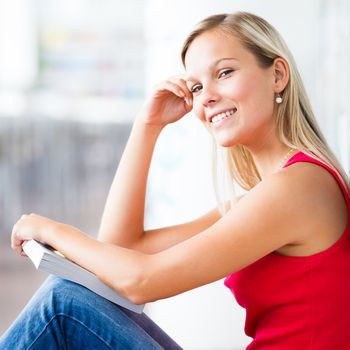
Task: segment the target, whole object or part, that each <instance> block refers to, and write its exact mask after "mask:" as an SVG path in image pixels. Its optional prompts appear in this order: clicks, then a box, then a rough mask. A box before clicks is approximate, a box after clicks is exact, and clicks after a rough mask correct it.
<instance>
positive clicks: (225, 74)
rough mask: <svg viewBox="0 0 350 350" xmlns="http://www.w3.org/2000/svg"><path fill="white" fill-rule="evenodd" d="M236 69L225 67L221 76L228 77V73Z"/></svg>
mask: <svg viewBox="0 0 350 350" xmlns="http://www.w3.org/2000/svg"><path fill="white" fill-rule="evenodd" d="M233 71H234V70H233V69H225V70H223V71H221V72H220V73H219V78H222V77H226V76H227V75H229V74H231V73H232V72H233Z"/></svg>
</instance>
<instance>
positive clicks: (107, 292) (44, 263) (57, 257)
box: [23, 240, 144, 314]
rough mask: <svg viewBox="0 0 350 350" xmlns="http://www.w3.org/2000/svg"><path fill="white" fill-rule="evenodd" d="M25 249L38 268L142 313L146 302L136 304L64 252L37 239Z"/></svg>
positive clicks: (25, 245)
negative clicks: (67, 256) (69, 258)
mask: <svg viewBox="0 0 350 350" xmlns="http://www.w3.org/2000/svg"><path fill="white" fill-rule="evenodd" d="M23 251H24V252H25V253H26V254H27V256H28V257H29V258H30V259H31V260H32V262H33V264H34V266H35V267H36V268H37V269H40V270H43V271H45V272H48V273H51V274H53V275H57V276H60V277H63V278H65V279H67V280H70V281H72V282H75V283H78V284H80V285H82V286H84V287H86V288H88V289H90V290H92V291H93V292H95V293H96V294H99V295H100V296H102V297H103V298H106V299H108V300H110V301H111V302H113V303H115V304H118V305H120V306H122V307H124V308H127V309H129V310H131V311H134V312H137V313H139V314H140V313H142V311H143V308H144V304H142V305H136V304H134V303H132V302H131V301H130V300H128V299H127V298H125V297H123V296H122V295H120V294H119V293H118V292H116V291H115V290H114V289H112V288H110V287H109V286H107V285H106V284H104V283H103V282H102V281H101V280H100V279H99V278H98V277H97V276H96V275H94V274H93V273H91V272H90V271H88V270H86V269H84V268H83V267H81V266H79V265H77V264H76V263H74V262H72V261H70V260H68V259H66V258H65V257H64V256H63V255H62V254H60V253H59V252H57V251H54V250H52V249H51V248H50V247H48V246H46V245H43V244H42V243H39V242H37V241H35V240H30V241H27V242H25V243H23Z"/></svg>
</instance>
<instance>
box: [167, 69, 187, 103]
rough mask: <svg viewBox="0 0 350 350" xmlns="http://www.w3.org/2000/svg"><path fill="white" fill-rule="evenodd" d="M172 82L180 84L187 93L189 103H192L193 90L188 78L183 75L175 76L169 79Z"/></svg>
mask: <svg viewBox="0 0 350 350" xmlns="http://www.w3.org/2000/svg"><path fill="white" fill-rule="evenodd" d="M169 80H170V81H171V82H173V83H175V84H177V85H179V86H180V87H181V90H182V91H183V92H184V93H185V97H184V98H185V101H186V103H187V104H188V105H192V92H191V91H190V90H189V88H188V86H187V83H186V80H185V79H184V78H183V76H179V77H173V78H170V79H169Z"/></svg>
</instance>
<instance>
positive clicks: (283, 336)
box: [224, 152, 350, 350]
mask: <svg viewBox="0 0 350 350" xmlns="http://www.w3.org/2000/svg"><path fill="white" fill-rule="evenodd" d="M296 162H311V163H315V164H318V165H320V166H322V167H324V168H325V169H327V170H328V171H329V172H330V173H331V174H332V175H333V176H334V177H335V179H336V180H337V182H338V184H339V186H340V188H341V189H342V191H343V194H344V197H345V199H346V203H347V207H348V217H349V211H350V197H349V194H348V192H347V190H346V188H345V187H344V185H343V183H342V182H341V180H340V178H339V177H338V175H337V174H336V173H335V172H334V171H333V170H332V169H330V168H329V167H328V166H327V165H325V164H323V163H321V162H320V161H318V160H316V159H313V158H311V157H309V156H307V155H306V154H304V153H302V152H299V153H297V154H295V155H294V156H293V157H292V158H290V159H289V161H288V162H287V163H286V164H285V166H284V167H287V166H289V165H291V164H293V163H296ZM224 283H225V285H226V287H228V288H230V290H231V291H232V293H233V295H234V296H235V298H236V300H237V302H238V303H239V304H240V305H241V306H242V307H244V308H245V309H246V321H245V333H246V334H247V335H248V336H250V337H252V338H253V341H252V342H251V343H250V344H249V345H248V347H247V350H248V349H249V350H277V349H278V350H299V349H300V350H333V349H334V350H345V349H347V350H348V349H350V224H349V219H348V224H347V226H346V228H345V231H344V232H343V234H342V236H341V238H339V240H338V241H337V242H336V243H334V244H333V245H332V246H331V247H329V248H328V249H326V250H324V251H322V252H320V253H317V254H314V255H311V256H303V257H292V256H282V255H279V254H278V253H275V252H273V253H270V254H268V255H266V256H265V257H263V258H261V259H260V260H258V261H256V262H255V263H253V264H251V265H249V266H247V267H246V268H244V269H242V270H240V271H238V272H236V273H234V274H232V275H230V276H228V277H226V279H225V282H224Z"/></svg>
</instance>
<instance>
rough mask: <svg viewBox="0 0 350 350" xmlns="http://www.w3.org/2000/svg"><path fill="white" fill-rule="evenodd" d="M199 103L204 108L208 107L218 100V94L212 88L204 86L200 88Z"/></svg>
mask: <svg viewBox="0 0 350 350" xmlns="http://www.w3.org/2000/svg"><path fill="white" fill-rule="evenodd" d="M202 89H203V90H202V93H201V103H202V105H203V106H204V107H209V106H212V105H213V104H215V103H216V102H218V101H219V100H220V96H219V94H218V93H217V92H216V91H215V89H214V88H213V87H212V86H208V85H207V86H205V87H203V88H202Z"/></svg>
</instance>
